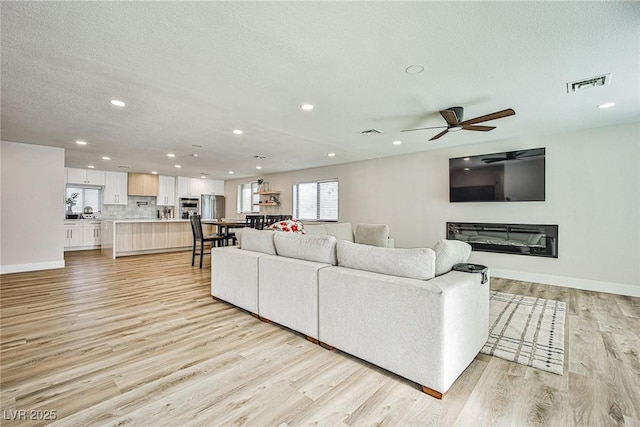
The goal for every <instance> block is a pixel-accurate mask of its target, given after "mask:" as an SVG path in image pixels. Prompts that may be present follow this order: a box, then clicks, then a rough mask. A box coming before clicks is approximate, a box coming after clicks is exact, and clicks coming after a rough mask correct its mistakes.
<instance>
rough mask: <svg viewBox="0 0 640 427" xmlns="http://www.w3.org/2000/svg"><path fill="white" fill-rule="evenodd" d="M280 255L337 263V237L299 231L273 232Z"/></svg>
mask: <svg viewBox="0 0 640 427" xmlns="http://www.w3.org/2000/svg"><path fill="white" fill-rule="evenodd" d="M272 234H274V235H275V236H274V239H273V240H274V243H275V246H276V250H277V251H278V255H280V256H285V257H289V258H296V259H304V260H307V261H315V262H324V263H326V264H331V265H336V264H337V263H338V261H337V258H336V238H335V237H333V236H314V235H309V234H298V233H272Z"/></svg>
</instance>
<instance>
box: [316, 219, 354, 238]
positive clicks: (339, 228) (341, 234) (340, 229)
mask: <svg viewBox="0 0 640 427" xmlns="http://www.w3.org/2000/svg"><path fill="white" fill-rule="evenodd" d="M304 232H305V234H311V235H314V236H326V235H329V236H333V237H335V238H336V240H347V241H349V242H353V229H352V228H351V223H350V222H329V223H325V224H311V225H305V226H304Z"/></svg>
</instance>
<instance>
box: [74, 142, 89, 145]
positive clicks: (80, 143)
mask: <svg viewBox="0 0 640 427" xmlns="http://www.w3.org/2000/svg"><path fill="white" fill-rule="evenodd" d="M76 144H78V145H87V141H76Z"/></svg>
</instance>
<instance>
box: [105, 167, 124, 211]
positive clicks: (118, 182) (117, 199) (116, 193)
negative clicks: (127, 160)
mask: <svg viewBox="0 0 640 427" xmlns="http://www.w3.org/2000/svg"><path fill="white" fill-rule="evenodd" d="M103 194H104V204H105V205H126V204H127V173H126V172H105V186H104V192H103Z"/></svg>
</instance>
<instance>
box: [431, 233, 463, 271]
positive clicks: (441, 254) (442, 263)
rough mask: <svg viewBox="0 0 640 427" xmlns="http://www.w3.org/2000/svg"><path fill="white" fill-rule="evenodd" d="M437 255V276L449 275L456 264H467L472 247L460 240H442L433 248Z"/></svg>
mask: <svg viewBox="0 0 640 427" xmlns="http://www.w3.org/2000/svg"><path fill="white" fill-rule="evenodd" d="M433 250H434V252H435V253H436V276H440V275H442V274H445V273H448V272H450V271H451V269H452V268H453V266H454V265H455V264H458V263H461V262H467V260H468V259H469V256H471V245H470V244H468V243H465V242H462V241H460V240H447V239H442V240H440V241H439V242H438V243H436V244H435V246H434V247H433Z"/></svg>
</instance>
